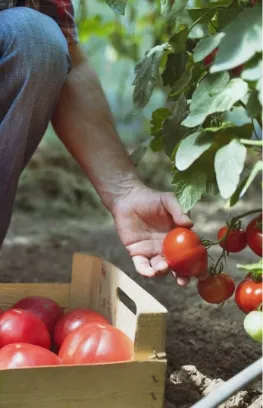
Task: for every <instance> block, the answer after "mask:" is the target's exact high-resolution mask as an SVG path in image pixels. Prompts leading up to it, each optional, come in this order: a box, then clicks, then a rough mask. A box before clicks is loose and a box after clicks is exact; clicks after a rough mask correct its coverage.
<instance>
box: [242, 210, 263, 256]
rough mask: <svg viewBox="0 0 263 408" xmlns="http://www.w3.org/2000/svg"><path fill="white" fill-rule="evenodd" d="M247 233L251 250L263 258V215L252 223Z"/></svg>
mask: <svg viewBox="0 0 263 408" xmlns="http://www.w3.org/2000/svg"><path fill="white" fill-rule="evenodd" d="M246 233H247V243H248V246H249V248H250V249H251V250H252V251H253V252H254V253H255V254H256V255H258V256H261V257H262V238H263V235H262V214H261V215H258V216H257V217H255V218H253V220H251V221H250V223H249V224H248V226H247V230H246Z"/></svg>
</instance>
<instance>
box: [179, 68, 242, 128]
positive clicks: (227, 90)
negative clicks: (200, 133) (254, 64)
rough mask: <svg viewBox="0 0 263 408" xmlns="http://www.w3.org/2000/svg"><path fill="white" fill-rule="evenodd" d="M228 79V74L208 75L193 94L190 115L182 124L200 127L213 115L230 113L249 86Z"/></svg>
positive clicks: (236, 80)
mask: <svg viewBox="0 0 263 408" xmlns="http://www.w3.org/2000/svg"><path fill="white" fill-rule="evenodd" d="M228 78H229V76H228V73H227V72H222V73H220V74H216V75H207V76H206V77H205V78H204V79H203V80H202V81H201V82H200V84H199V86H198V87H197V89H196V90H195V92H194V93H193V97H192V101H191V104H190V114H189V116H188V117H187V118H186V119H185V120H184V121H183V123H182V124H183V125H184V126H186V127H195V126H198V125H200V124H202V123H203V121H204V120H205V119H206V117H207V116H209V115H211V114H212V113H216V112H225V111H228V110H229V109H230V108H232V106H233V105H234V104H235V103H236V102H237V101H239V100H240V99H242V98H243V97H244V96H245V95H246V93H247V90H248V85H247V83H246V82H245V81H243V80H242V79H240V78H234V79H231V81H229V82H228ZM227 82H228V83H227Z"/></svg>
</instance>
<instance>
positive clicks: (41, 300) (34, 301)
mask: <svg viewBox="0 0 263 408" xmlns="http://www.w3.org/2000/svg"><path fill="white" fill-rule="evenodd" d="M13 308H14V309H23V310H27V311H28V312H32V313H34V314H35V315H36V316H37V317H38V318H39V319H40V320H42V321H43V322H44V323H45V324H46V326H47V328H48V330H49V332H50V333H52V331H53V329H54V326H55V324H56V322H57V321H58V319H59V318H60V316H62V315H63V309H62V307H60V306H59V305H58V304H57V302H55V301H54V300H52V299H49V298H46V297H42V296H29V297H26V298H24V299H21V300H19V301H18V302H17V303H16V304H15V305H14V306H13Z"/></svg>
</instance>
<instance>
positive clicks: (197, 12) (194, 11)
mask: <svg viewBox="0 0 263 408" xmlns="http://www.w3.org/2000/svg"><path fill="white" fill-rule="evenodd" d="M209 10H210V11H209ZM187 11H188V13H189V15H190V17H191V19H192V20H193V21H196V20H198V19H199V18H200V17H202V16H203V18H201V20H200V21H199V23H200V24H203V23H209V22H210V21H211V20H212V18H213V17H214V15H215V13H216V10H213V9H211V8H190V9H187ZM206 13H207V14H206ZM205 14H206V15H205Z"/></svg>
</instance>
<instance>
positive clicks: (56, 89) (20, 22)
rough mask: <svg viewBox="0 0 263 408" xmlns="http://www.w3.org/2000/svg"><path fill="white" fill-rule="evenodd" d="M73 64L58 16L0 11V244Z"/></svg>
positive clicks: (33, 12)
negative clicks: (23, 176)
mask: <svg viewBox="0 0 263 408" xmlns="http://www.w3.org/2000/svg"><path fill="white" fill-rule="evenodd" d="M0 1H1V0H0ZM70 68H71V62H70V57H69V54H68V46H67V42H66V40H65V38H64V36H63V34H62V32H61V30H60V28H59V26H58V25H57V23H56V22H55V21H54V20H52V19H51V18H50V17H47V16H46V15H44V14H41V13H39V12H37V11H35V10H32V9H29V8H25V7H17V8H10V9H6V10H2V11H0V247H1V244H2V242H3V240H4V237H5V235H6V232H7V229H8V226H9V223H10V219H11V215H12V209H13V204H14V199H15V195H16V191H17V185H18V181H19V177H20V175H21V172H22V170H23V169H24V167H25V166H26V165H27V163H28V161H29V160H30V158H31V156H32V154H33V153H34V151H35V149H36V148H37V146H38V144H39V142H40V141H41V138H42V137H43V135H44V133H45V130H46V128H47V126H48V123H49V121H50V119H51V117H52V113H53V110H54V108H55V106H56V103H57V101H58V98H59V95H60V91H61V88H62V86H63V84H64V82H65V81H66V78H67V74H68V72H69V70H70Z"/></svg>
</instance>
